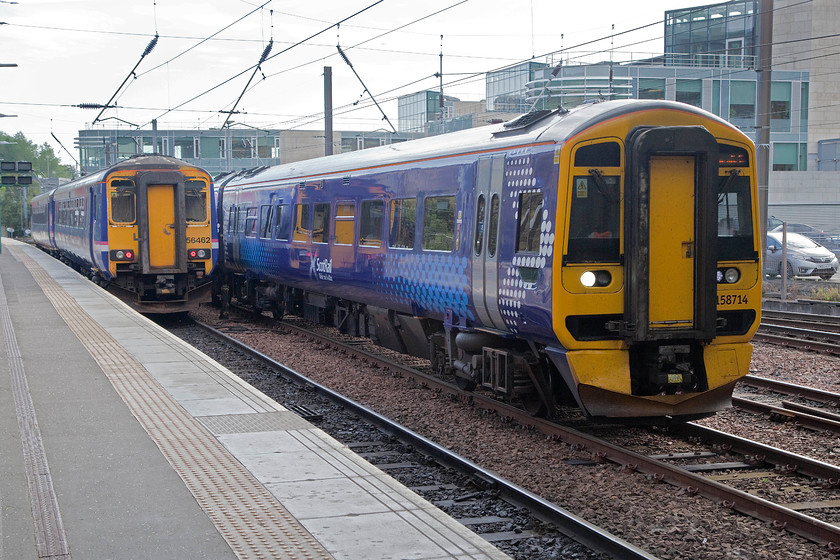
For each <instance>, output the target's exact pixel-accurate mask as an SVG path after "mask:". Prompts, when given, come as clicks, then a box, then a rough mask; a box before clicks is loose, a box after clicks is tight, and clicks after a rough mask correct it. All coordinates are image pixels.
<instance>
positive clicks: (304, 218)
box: [292, 204, 312, 241]
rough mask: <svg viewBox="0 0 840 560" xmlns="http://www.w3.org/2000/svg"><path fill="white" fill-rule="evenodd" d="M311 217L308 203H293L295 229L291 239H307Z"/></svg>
mask: <svg viewBox="0 0 840 560" xmlns="http://www.w3.org/2000/svg"><path fill="white" fill-rule="evenodd" d="M311 219H312V218H311V216H310V208H309V204H295V230H294V232H293V233H292V241H309V231H310V229H311V227H312V226H311Z"/></svg>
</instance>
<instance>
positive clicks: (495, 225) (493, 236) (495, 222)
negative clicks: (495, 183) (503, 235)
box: [487, 194, 499, 257]
mask: <svg viewBox="0 0 840 560" xmlns="http://www.w3.org/2000/svg"><path fill="white" fill-rule="evenodd" d="M498 238H499V195H498V194H494V195H493V196H492V197H491V198H490V235H489V237H488V238H487V254H488V255H490V256H491V257H495V256H496V246H497V244H498Z"/></svg>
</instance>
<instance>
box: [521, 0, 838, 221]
mask: <svg viewBox="0 0 840 560" xmlns="http://www.w3.org/2000/svg"><path fill="white" fill-rule="evenodd" d="M758 4H759V2H758V0H733V1H731V2H721V3H716V4H710V5H704V6H698V7H693V8H685V9H680V10H671V11H668V12H666V13H665V29H664V32H665V33H664V34H665V45H664V46H665V52H664V53H663V55H662V56H657V57H654V58H651V59H649V60H644V61H637V62H633V63H628V64H614V65H613V64H609V63H603V64H594V65H576V66H560V67H559V69H558V70H557V73H556V76H552V75H551V72H552V70H553V69H549V68H546V69H543V70H540V71H538V73H537V74H538V77H537V78H535V79H534V80H532V81H531V82H529V83H528V85H527V87H526V94H525V97H526V100H527V101H528V102H529V103H531V104H536V105H537V107H538V108H552V107H556V106H558V105H563V106H564V107H566V108H571V107H574V106H576V105H579V104H580V103H585V102H587V101H592V100H595V99H621V98H633V99H670V100H674V101H681V102H684V103H689V104H692V105H696V106H698V107H702V108H703V109H706V110H708V111H711V112H713V113H715V114H717V115H719V116H721V117H722V118H724V119H726V120H728V121H730V122H731V123H733V124H735V125H736V126H738V127H740V128H741V130H743V131H744V133H746V134H747V135H748V136H750V137H751V138H752V139H753V140H755V139H756V134H755V130H756V129H755V126H756V117H757V115H756V106H757V97H756V96H757V92H758V79H757V78H758V76H757V74H756V72H755V67H756V64H755V62H756V46H757V44H758V33H757V23H758V18H757V13H758V8H759V6H758ZM836 8H837V5H836V0H811V1H810V2H801V1H799V0H774V2H773V62H772V87H771V94H770V95H771V104H770V110H771V115H770V123H771V128H770V146H769V149H770V180H769V212H770V214H771V215H775V216H776V217H778V218H780V219H782V220H785V221H789V222H805V223H809V224H811V225H813V226H815V227H819V228H822V229H825V230H827V231H828V230H830V231H833V232H840V174H838V173H836V172H833V171H836V169H837V168H838V167H840V165H838V164H837V156H838V154H840V149H838V145H840V119H838V118H837V114H838V107H840V73H838V72H837V68H840V50H838V49H837V40H836V29H837V28H838V27H840V10H837V9H836ZM759 149H761V147H759ZM830 171H831V172H830Z"/></svg>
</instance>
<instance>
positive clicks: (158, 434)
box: [18, 253, 333, 560]
mask: <svg viewBox="0 0 840 560" xmlns="http://www.w3.org/2000/svg"><path fill="white" fill-rule="evenodd" d="M18 255H19V258H20V260H21V262H23V263H24V265H25V266H26V267H27V268H28V269H29V271H30V273H31V274H32V276H33V277H34V278H35V280H36V282H38V284H39V285H40V287H41V289H42V290H43V291H44V293H45V294H46V296H47V298H48V299H49V300H50V302H51V303H52V304H53V306H54V307H55V309H56V310H57V311H58V313H59V314H60V315H61V317H62V318H63V319H64V321H65V322H66V323H67V325H68V326H69V327H70V329H71V330H72V331H73V332H74V333H75V334H76V336H77V337H78V338H79V340H80V341H81V342H82V344H84V345H85V347H86V348H87V350H88V352H90V354H91V356H93V358H94V359H95V360H96V362H97V363H98V364H99V366H100V367H101V368H102V371H103V372H105V374H106V375H107V376H108V379H109V380H110V381H111V383H112V385H113V386H114V388H115V389H116V391H117V392H118V393H119V395H120V397H121V398H122V399H123V401H124V402H125V403H126V405H127V406H128V408H129V410H131V413H132V414H133V415H134V416H135V417H136V418H137V420H138V421H139V422H140V424H141V425H142V426H143V428H144V429H145V430H146V432H147V433H148V434H149V435H150V436H151V437H152V439H153V440H154V441H155V443H156V444H157V446H158V447H159V448H160V450H161V452H162V453H163V455H164V456H165V457H166V459H167V460H168V461H169V463H170V464H171V465H172V467H173V468H174V469H175V471H176V472H177V473H178V474H179V475H180V477H181V479H182V480H183V481H184V483H185V484H186V486H187V488H188V489H189V490H190V492H191V493H192V494H193V496H194V497H195V499H196V501H197V502H198V503H199V505H200V506H201V508H202V509H203V510H204V511H205V512H206V513H207V515H208V516H209V517H210V519H211V520H212V521H213V523H214V524H215V526H216V528H217V529H218V531H219V533H220V534H221V535H222V536H223V537H224V539H225V540H226V541H227V543H228V544H229V545H230V547H231V549H232V550H233V552H234V553H235V554H236V555H237V557H238V558H241V559H249V560H250V559H263V558H283V559H286V558H288V559H332V558H333V557H332V555H330V553H329V552H327V551H326V550H325V549H324V548H323V546H321V544H320V543H319V542H318V541H317V540H316V539H315V538H314V537H313V536H312V535H311V534H310V533H309V532H308V531H307V530H306V529H305V528H304V527H303V526H302V525H301V524H300V523H299V522H298V521H297V520H296V519H295V518H294V517H293V516H292V515H291V514H290V513H289V512H288V511H287V510H286V509H285V508H284V507H283V506H282V504H280V502H278V501H277V499H276V498H274V496H272V495H271V493H270V492H268V490H266V489H265V488H264V487H263V486H262V485H261V484H260V483H259V482H258V481H257V480H256V479H255V478H254V477H253V476H252V475H251V473H249V472H248V471H247V470H246V469H245V468H244V467H243V466H242V465H241V464H240V463H239V462H238V461H237V460H236V459H235V458H234V457H233V456H232V455H231V454H230V453H229V452H228V451H227V450H226V449H225V448H224V447H223V446H222V444H221V443H219V441H218V440H216V438H215V437H213V436H212V435H211V434H210V433H208V431H207V430H206V429H205V428H204V427H203V426H202V425H201V424H200V423H199V422H198V421H197V420H196V419H195V418H193V417H192V416H190V415H189V414H187V413H186V412H185V411H184V410H183V409H182V408H181V407H180V405H178V403H177V402H175V401H174V400H173V399H172V398H171V397H170V396H169V394H168V393H167V392H166V391H165V390H164V389H163V388H162V387H161V386H160V385H159V384H158V383H157V381H155V379H154V378H153V377H152V376H151V375H150V374H149V372H148V371H146V369H145V368H144V367H143V365H142V364H141V363H140V362H138V361H137V360H135V359H134V358H133V356H130V355H127V354H126V352H125V350H124V349H123V348H122V346H120V345H119V343H118V342H117V341H116V340H115V339H114V338H112V337H111V336H110V335H109V334H108V333H107V332H106V331H105V329H103V328H102V327H101V326H100V325H99V323H97V322H96V321H94V320H93V319H92V318H91V317H90V316H89V315H88V314H87V313H85V312H84V310H83V309H82V308H81V307H80V306H79V305H78V304H77V303H76V301H75V300H74V299H73V298H72V297H70V296H69V295H68V294H67V293H66V292H65V291H64V290H63V289H61V286H59V285H58V283H57V282H55V280H53V278H52V277H51V276H50V275H49V274H47V273H46V271H44V270H43V269H42V268H41V267H40V266H38V264H37V263H36V262H35V261H34V260H33V259H32V258H30V257H29V256H27V255H25V254H21V253H18Z"/></svg>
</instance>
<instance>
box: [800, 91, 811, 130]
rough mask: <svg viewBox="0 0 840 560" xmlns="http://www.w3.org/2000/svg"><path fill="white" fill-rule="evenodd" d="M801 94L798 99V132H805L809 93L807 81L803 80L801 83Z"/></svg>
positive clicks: (806, 128)
mask: <svg viewBox="0 0 840 560" xmlns="http://www.w3.org/2000/svg"><path fill="white" fill-rule="evenodd" d="M801 91H802V94H801V100H800V108H799V111H800V113H799V127H800V128H799V132H800V133H801V134H805V133H806V132H808V93H809V84H808V82H803V84H802V90H801Z"/></svg>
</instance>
